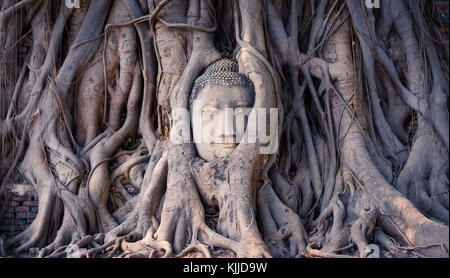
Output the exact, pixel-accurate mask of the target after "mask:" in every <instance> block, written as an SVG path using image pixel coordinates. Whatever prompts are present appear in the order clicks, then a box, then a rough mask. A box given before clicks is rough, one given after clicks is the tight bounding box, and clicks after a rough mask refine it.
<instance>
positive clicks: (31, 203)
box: [23, 201, 38, 207]
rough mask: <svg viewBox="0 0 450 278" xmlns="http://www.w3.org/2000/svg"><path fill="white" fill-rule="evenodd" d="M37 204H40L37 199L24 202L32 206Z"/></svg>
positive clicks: (25, 204)
mask: <svg viewBox="0 0 450 278" xmlns="http://www.w3.org/2000/svg"><path fill="white" fill-rule="evenodd" d="M37 204H38V202H37V201H25V202H23V205H24V206H30V207H32V206H37Z"/></svg>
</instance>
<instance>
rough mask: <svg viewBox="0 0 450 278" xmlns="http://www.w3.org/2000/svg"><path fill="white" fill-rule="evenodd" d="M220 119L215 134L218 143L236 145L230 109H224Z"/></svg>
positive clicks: (232, 116)
mask: <svg viewBox="0 0 450 278" xmlns="http://www.w3.org/2000/svg"><path fill="white" fill-rule="evenodd" d="M230 110H231V111H230ZM220 118H221V124H220V125H219V128H218V134H217V135H218V137H219V138H218V139H219V140H220V143H222V144H228V143H236V128H235V126H234V115H233V111H232V109H225V111H222V113H221V115H220Z"/></svg>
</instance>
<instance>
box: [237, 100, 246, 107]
mask: <svg viewBox="0 0 450 278" xmlns="http://www.w3.org/2000/svg"><path fill="white" fill-rule="evenodd" d="M236 105H238V106H240V107H248V103H247V102H245V101H239V102H237V103H236Z"/></svg>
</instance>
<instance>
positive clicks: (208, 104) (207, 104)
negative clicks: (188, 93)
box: [202, 102, 219, 109]
mask: <svg viewBox="0 0 450 278" xmlns="http://www.w3.org/2000/svg"><path fill="white" fill-rule="evenodd" d="M206 107H212V108H216V109H217V108H219V105H218V104H217V102H214V103H206V104H205V105H203V106H202V109H203V108H206Z"/></svg>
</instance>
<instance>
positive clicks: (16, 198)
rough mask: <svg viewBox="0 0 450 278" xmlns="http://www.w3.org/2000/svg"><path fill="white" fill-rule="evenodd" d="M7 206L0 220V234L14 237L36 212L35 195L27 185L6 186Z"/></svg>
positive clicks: (25, 226)
mask: <svg viewBox="0 0 450 278" xmlns="http://www.w3.org/2000/svg"><path fill="white" fill-rule="evenodd" d="M6 190H7V191H8V196H9V206H8V208H7V210H6V212H5V214H4V215H3V217H2V218H1V219H0V234H5V235H6V236H8V237H9V236H12V235H15V234H17V233H19V232H21V231H23V230H25V228H27V227H28V226H29V225H30V224H31V222H33V219H34V218H36V214H37V211H38V204H37V194H36V192H35V191H34V190H33V187H32V186H31V185H28V184H8V185H7V186H6Z"/></svg>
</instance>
